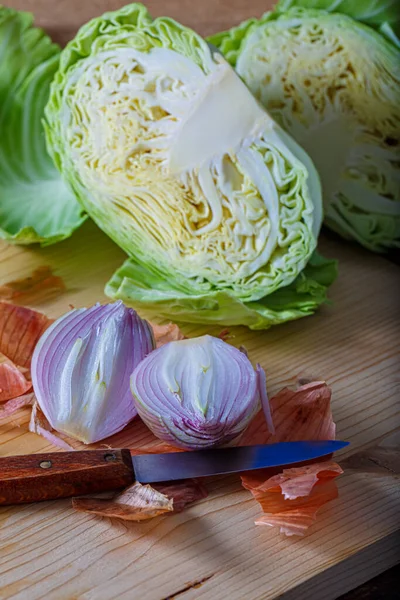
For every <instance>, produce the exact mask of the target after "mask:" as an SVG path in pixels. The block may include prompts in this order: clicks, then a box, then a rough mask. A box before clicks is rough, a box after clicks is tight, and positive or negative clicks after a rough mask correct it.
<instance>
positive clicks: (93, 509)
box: [72, 481, 174, 521]
mask: <svg viewBox="0 0 400 600" xmlns="http://www.w3.org/2000/svg"><path fill="white" fill-rule="evenodd" d="M72 507H73V508H74V509H75V510H78V511H81V512H87V513H91V514H95V515H99V516H101V517H109V518H115V519H123V520H124V521H145V520H148V519H153V518H154V517H158V516H159V515H162V514H165V513H167V512H172V511H173V510H174V508H173V500H171V499H169V498H168V497H167V496H165V495H164V494H163V493H161V492H159V491H157V490H155V489H154V488H153V487H151V486H150V485H148V484H147V485H142V484H141V483H139V482H137V481H136V482H135V483H134V484H133V485H131V486H129V487H128V488H126V489H125V490H124V491H123V492H121V493H120V494H117V495H116V496H114V497H113V498H112V499H111V500H103V499H101V498H73V499H72Z"/></svg>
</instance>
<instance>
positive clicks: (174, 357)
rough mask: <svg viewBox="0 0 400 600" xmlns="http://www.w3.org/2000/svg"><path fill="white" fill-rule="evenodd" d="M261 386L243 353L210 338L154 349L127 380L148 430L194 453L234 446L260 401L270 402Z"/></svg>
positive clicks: (195, 339)
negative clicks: (205, 449)
mask: <svg viewBox="0 0 400 600" xmlns="http://www.w3.org/2000/svg"><path fill="white" fill-rule="evenodd" d="M261 384H264V385H265V379H263V378H262V377H260V370H259V369H258V371H257V372H256V371H255V370H254V368H253V366H252V364H251V362H250V361H249V359H248V358H247V356H246V355H245V354H244V353H243V352H241V351H240V350H238V349H237V348H234V347H233V346H231V345H230V344H227V343H226V342H223V341H222V340H221V339H218V338H215V337H211V336H209V335H206V336H203V337H199V338H192V339H187V340H181V341H176V342H170V343H169V344H166V345H165V346H162V347H161V348H158V349H157V350H155V351H154V352H152V353H151V354H150V355H149V356H147V357H146V358H145V359H144V360H143V361H142V362H141V363H140V364H139V365H138V366H137V367H136V369H135V371H134V372H133V374H132V377H131V389H132V393H133V396H134V398H135V403H136V408H137V410H138V413H139V415H140V417H141V418H142V419H143V421H144V422H145V423H146V425H147V426H148V427H149V428H150V429H151V431H152V432H153V433H154V434H155V435H156V436H157V437H159V438H160V439H162V440H164V441H166V442H169V443H170V444H173V445H175V446H178V447H181V448H186V449H193V450H198V449H202V448H212V447H217V446H225V445H229V444H233V443H234V442H235V441H237V440H238V439H239V438H240V436H241V435H242V433H243V432H244V430H245V429H246V427H247V426H248V425H249V424H250V422H251V420H252V419H253V417H254V416H255V414H256V413H257V412H258V410H259V409H260V406H261V400H263V405H265V402H268V400H267V396H266V391H265V390H264V393H263V394H262V393H261V390H260V385H261ZM264 407H265V406H264Z"/></svg>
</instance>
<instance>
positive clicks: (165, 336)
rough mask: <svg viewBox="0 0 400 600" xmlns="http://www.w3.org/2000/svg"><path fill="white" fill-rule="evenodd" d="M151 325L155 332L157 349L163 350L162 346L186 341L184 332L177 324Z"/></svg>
mask: <svg viewBox="0 0 400 600" xmlns="http://www.w3.org/2000/svg"><path fill="white" fill-rule="evenodd" d="M150 325H151V328H152V330H153V334H154V340H155V342H156V348H161V346H164V345H165V344H168V342H176V341H178V340H184V339H185V336H184V334H183V332H182V331H181V330H180V328H179V327H178V325H176V324H175V323H168V324H167V325H156V323H150Z"/></svg>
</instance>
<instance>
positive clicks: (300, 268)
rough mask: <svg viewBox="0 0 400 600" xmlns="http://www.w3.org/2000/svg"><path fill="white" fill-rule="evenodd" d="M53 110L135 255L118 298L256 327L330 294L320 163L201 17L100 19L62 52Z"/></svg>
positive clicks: (52, 131) (69, 159)
mask: <svg viewBox="0 0 400 600" xmlns="http://www.w3.org/2000/svg"><path fill="white" fill-rule="evenodd" d="M45 114H46V132H47V139H48V146H49V150H50V152H51V154H52V156H53V159H54V161H55V163H56V165H57V166H58V168H59V169H60V170H61V172H62V174H63V176H64V177H65V178H66V179H67V180H68V182H69V183H70V185H71V186H72V188H73V189H74V191H75V194H76V196H77V198H78V199H79V201H80V202H81V204H82V206H83V207H84V208H85V210H86V211H87V212H88V213H89V215H90V216H91V217H92V218H93V219H94V220H95V221H96V223H97V224H98V225H99V226H100V227H101V228H102V229H103V230H104V231H105V232H106V233H107V234H108V235H109V236H110V237H111V238H112V239H114V240H115V241H116V242H117V243H118V244H119V245H120V246H121V247H122V248H123V249H124V250H125V251H126V252H127V253H128V255H129V257H130V258H129V259H128V261H127V262H126V263H125V264H124V265H123V267H122V268H121V269H120V270H119V271H118V272H117V273H116V274H115V276H114V277H113V279H112V280H111V281H110V283H109V284H108V286H107V292H108V294H109V295H111V296H112V297H114V298H120V299H123V300H124V301H125V302H128V303H130V304H133V305H134V306H135V307H138V308H140V307H141V306H145V307H146V308H150V309H154V311H156V312H157V314H158V315H159V316H160V315H162V316H168V317H171V316H174V317H175V318H181V319H182V320H186V321H202V322H204V321H216V322H220V323H224V324H240V323H242V324H247V325H249V326H251V327H267V326H269V325H270V324H272V323H274V322H282V321H286V320H289V319H292V318H296V317H298V316H303V315H304V314H310V313H311V312H313V310H315V308H316V307H317V306H318V305H319V304H320V303H321V302H322V301H323V300H324V299H325V291H326V285H327V283H328V284H329V283H330V282H331V281H332V278H333V277H334V271H335V267H334V265H333V264H332V261H324V260H323V259H321V258H319V257H318V256H315V255H313V253H314V250H315V247H316V242H317V236H318V232H319V229H320V225H321V220H322V202H321V192H320V183H319V179H318V175H317V173H316V171H315V168H314V167H313V164H312V162H311V161H310V159H309V158H308V156H307V155H306V154H305V153H304V151H303V150H302V149H301V148H300V147H299V146H298V145H297V144H296V143H295V142H294V141H293V140H292V139H291V138H290V137H289V136H288V135H287V134H286V133H285V132H284V131H283V130H282V129H281V128H280V127H279V126H278V125H277V124H276V123H275V122H274V121H273V120H272V119H271V117H270V116H269V115H268V114H267V113H266V112H265V111H264V110H263V109H262V107H261V105H260V104H259V103H258V102H257V101H256V100H255V99H254V97H253V96H252V95H251V94H250V92H249V91H248V89H247V87H246V86H245V85H244V84H243V82H242V81H241V80H240V78H239V77H237V75H236V74H235V72H234V70H233V69H232V68H231V66H230V65H229V64H228V62H227V61H226V60H225V59H224V58H223V57H222V55H221V54H220V53H217V52H214V51H213V50H212V49H211V48H210V47H209V45H208V44H207V43H206V42H205V41H204V40H203V39H202V38H201V37H199V36H198V35H197V34H196V33H194V32H193V31H191V30H190V29H188V28H186V27H183V26H182V25H179V24H178V23H176V22H175V21H173V20H171V19H168V18H158V19H155V20H152V19H151V17H150V16H149V14H148V12H147V10H146V9H145V8H144V7H143V6H142V5H140V4H132V5H128V6H126V7H124V8H123V9H121V10H119V11H117V12H110V13H106V14H105V15H103V16H102V17H100V18H97V19H94V20H92V21H90V22H89V23H88V24H86V25H85V26H84V27H82V28H81V30H80V31H79V32H78V34H77V36H76V37H75V39H74V40H73V41H72V42H70V43H69V44H68V46H67V47H66V49H65V50H64V51H63V53H62V57H61V61H60V68H59V70H58V72H57V74H56V76H55V79H54V81H53V83H52V87H51V95H50V100H49V103H48V105H47V107H46V111H45ZM310 259H311V262H310ZM306 265H308V266H307V269H308V271H307V273H306V272H305V271H304V269H305V267H306ZM282 293H283V296H282ZM274 294H278V297H277V298H275V299H274V298H273V296H274ZM268 299H272V302H271V304H268Z"/></svg>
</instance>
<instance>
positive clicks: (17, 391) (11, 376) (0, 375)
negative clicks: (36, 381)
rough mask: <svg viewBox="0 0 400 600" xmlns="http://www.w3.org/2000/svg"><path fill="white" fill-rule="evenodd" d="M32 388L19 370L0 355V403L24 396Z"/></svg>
mask: <svg viewBox="0 0 400 600" xmlns="http://www.w3.org/2000/svg"><path fill="white" fill-rule="evenodd" d="M31 387H32V384H31V383H30V382H29V381H27V379H26V377H25V376H24V375H23V373H21V370H20V369H18V367H17V366H16V365H15V364H14V363H13V362H12V361H11V360H10V359H8V358H7V357H6V356H5V355H4V354H1V353H0V402H6V401H7V400H11V399H13V398H17V397H18V396H22V395H23V394H26V392H28V391H29V390H30V388H31Z"/></svg>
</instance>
